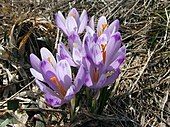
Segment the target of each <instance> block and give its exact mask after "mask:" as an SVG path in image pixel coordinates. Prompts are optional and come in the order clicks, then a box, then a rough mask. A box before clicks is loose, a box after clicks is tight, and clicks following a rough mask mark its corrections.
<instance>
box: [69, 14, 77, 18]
mask: <svg viewBox="0 0 170 127" xmlns="http://www.w3.org/2000/svg"><path fill="white" fill-rule="evenodd" d="M68 16H72V17H73V18H74V19H76V14H75V13H70V14H69V15H68Z"/></svg>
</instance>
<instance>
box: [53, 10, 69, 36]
mask: <svg viewBox="0 0 170 127" xmlns="http://www.w3.org/2000/svg"><path fill="white" fill-rule="evenodd" d="M55 23H56V25H57V26H58V27H59V28H60V29H61V30H62V31H63V32H64V33H65V34H66V35H68V32H67V29H66V26H65V24H66V19H65V18H64V16H63V14H62V13H61V12H60V11H58V13H57V14H55Z"/></svg>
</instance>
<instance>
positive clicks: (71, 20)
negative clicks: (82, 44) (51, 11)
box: [55, 8, 88, 37]
mask: <svg viewBox="0 0 170 127" xmlns="http://www.w3.org/2000/svg"><path fill="white" fill-rule="evenodd" d="M87 21H88V16H87V12H86V10H83V12H82V14H81V15H80V16H79V13H78V12H77V10H76V9H75V8H72V9H71V10H70V12H69V13H68V16H67V17H66V18H64V16H63V14H62V13H61V12H60V11H58V13H56V14H55V22H56V25H57V26H58V27H59V28H60V29H61V30H62V31H63V32H64V33H65V34H66V35H67V36H68V37H69V36H71V35H72V34H73V33H74V32H76V33H78V34H81V33H83V31H84V29H85V27H86V25H87Z"/></svg>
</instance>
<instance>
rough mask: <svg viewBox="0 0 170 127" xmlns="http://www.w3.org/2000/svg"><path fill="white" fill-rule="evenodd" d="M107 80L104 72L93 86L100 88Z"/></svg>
mask: <svg viewBox="0 0 170 127" xmlns="http://www.w3.org/2000/svg"><path fill="white" fill-rule="evenodd" d="M105 82H106V76H105V75H104V74H102V75H101V76H100V78H99V80H98V82H97V83H96V84H95V85H93V86H92V87H91V88H93V89H100V88H102V87H104V86H105Z"/></svg>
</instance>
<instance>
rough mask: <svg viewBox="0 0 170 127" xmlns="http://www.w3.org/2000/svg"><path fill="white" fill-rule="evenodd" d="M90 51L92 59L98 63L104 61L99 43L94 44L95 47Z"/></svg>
mask: <svg viewBox="0 0 170 127" xmlns="http://www.w3.org/2000/svg"><path fill="white" fill-rule="evenodd" d="M90 52H91V57H92V60H93V62H94V63H95V64H96V65H99V64H100V63H102V61H103V57H102V52H101V49H100V46H99V45H98V44H94V45H93V47H92V48H91V49H90Z"/></svg>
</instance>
